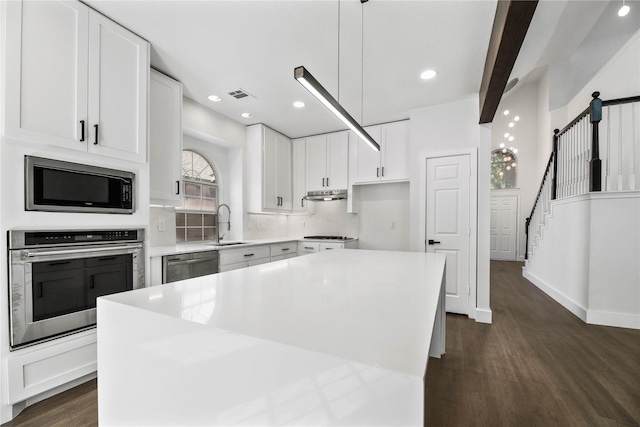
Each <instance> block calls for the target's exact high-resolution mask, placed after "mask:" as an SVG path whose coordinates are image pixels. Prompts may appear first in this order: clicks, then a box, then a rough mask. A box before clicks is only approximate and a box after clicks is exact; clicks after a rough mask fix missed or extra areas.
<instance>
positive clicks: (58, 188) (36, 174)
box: [24, 156, 135, 214]
mask: <svg viewBox="0 0 640 427" xmlns="http://www.w3.org/2000/svg"><path fill="white" fill-rule="evenodd" d="M24 165H25V177H24V180H25V210H28V211H53V212H91V213H112V214H132V213H133V212H134V211H135V174H134V173H133V172H127V171H120V170H114V169H107V168H101V167H97V166H90V165H83V164H79V163H70V162H63V161H61V160H53V159H44V158H41V157H33V156H25V158H24Z"/></svg>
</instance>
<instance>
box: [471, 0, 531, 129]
mask: <svg viewBox="0 0 640 427" xmlns="http://www.w3.org/2000/svg"><path fill="white" fill-rule="evenodd" d="M536 6H538V0H498V6H497V8H496V16H495V18H494V21H493V29H492V30H491V39H490V41H489V49H488V50H487V59H486V61H485V64H484V74H483V75H482V83H481V85H480V123H481V124H482V123H491V122H492V121H493V116H494V115H495V114H496V110H497V109H498V104H500V99H501V98H502V94H503V92H504V88H505V87H506V86H507V81H508V80H509V76H510V75H511V70H513V65H514V64H515V62H516V58H517V57H518V52H520V48H521V47H522V42H523V41H524V36H525V35H526V34H527V30H528V29H529V25H530V24H531V19H533V14H534V12H535V10H536Z"/></svg>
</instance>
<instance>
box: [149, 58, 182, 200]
mask: <svg viewBox="0 0 640 427" xmlns="http://www.w3.org/2000/svg"><path fill="white" fill-rule="evenodd" d="M181 163H182V84H181V83H179V82H177V81H175V80H173V79H171V78H169V77H167V76H165V75H164V74H161V73H159V72H157V71H155V70H151V80H150V82H149V173H150V179H149V181H150V182H149V186H150V196H151V203H155V204H161V205H172V206H179V205H180V204H181V200H182V197H181V194H180V188H181V184H180V183H181V181H182V170H181Z"/></svg>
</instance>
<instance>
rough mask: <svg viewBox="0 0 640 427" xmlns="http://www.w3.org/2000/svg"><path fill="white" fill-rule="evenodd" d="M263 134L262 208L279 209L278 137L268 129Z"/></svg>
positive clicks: (264, 129)
mask: <svg viewBox="0 0 640 427" xmlns="http://www.w3.org/2000/svg"><path fill="white" fill-rule="evenodd" d="M262 132H263V141H262V143H263V145H262V155H263V157H262V167H263V170H262V207H263V208H264V209H278V208H279V207H278V204H279V203H278V197H279V196H278V194H277V193H278V189H277V182H278V137H277V135H276V133H275V132H273V131H271V130H270V129H268V128H266V127H264V128H263V130H262Z"/></svg>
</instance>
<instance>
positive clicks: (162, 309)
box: [104, 249, 445, 376]
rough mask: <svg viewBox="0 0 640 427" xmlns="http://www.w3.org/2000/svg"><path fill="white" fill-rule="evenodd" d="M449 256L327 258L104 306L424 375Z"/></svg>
mask: <svg viewBox="0 0 640 427" xmlns="http://www.w3.org/2000/svg"><path fill="white" fill-rule="evenodd" d="M444 262H445V256H444V255H438V254H425V253H415V252H389V251H366V250H349V249H344V250H340V251H326V252H321V253H316V254H312V255H308V256H304V257H297V258H291V259H288V260H283V261H277V262H273V263H269V264H263V265H258V266H254V267H249V268H243V269H239V270H234V271H229V272H226V273H219V274H215V275H209V276H203V277H199V278H194V279H189V280H184V281H180V282H174V283H170V284H165V285H163V286H157V287H152V288H145V289H139V290H136V291H131V292H126V293H121V294H116V295H111V296H108V297H104V298H106V299H108V300H110V301H114V302H119V303H122V304H127V305H130V306H134V307H137V308H140V309H143V310H146V311H150V312H155V313H160V314H164V315H167V316H171V317H174V318H178V319H183V320H187V321H190V322H195V323H199V324H203V325H207V326H211V327H215V328H219V329H224V330H227V331H233V332H236V333H241V334H244V335H248V336H252V337H256V338H260V339H264V340H268V341H274V342H278V343H282V344H287V345H292V346H296V347H299V348H303V349H306V350H312V351H317V352H320V353H324V354H330V355H333V356H338V357H343V358H346V359H349V360H353V361H356V362H359V363H364V364H367V365H370V366H376V367H382V368H386V369H391V370H394V371H400V372H404V373H408V374H412V375H420V376H423V375H424V373H425V370H426V363H427V358H428V353H429V344H430V337H431V331H432V329H433V322H434V318H435V310H436V304H435V303H433V304H428V302H429V301H433V300H434V299H435V300H436V301H437V299H438V295H439V292H440V285H441V280H442V273H443V270H444Z"/></svg>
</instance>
